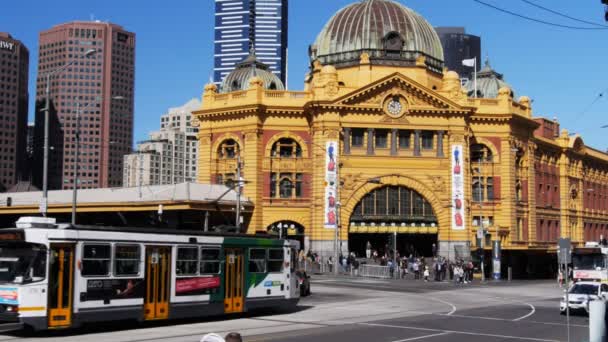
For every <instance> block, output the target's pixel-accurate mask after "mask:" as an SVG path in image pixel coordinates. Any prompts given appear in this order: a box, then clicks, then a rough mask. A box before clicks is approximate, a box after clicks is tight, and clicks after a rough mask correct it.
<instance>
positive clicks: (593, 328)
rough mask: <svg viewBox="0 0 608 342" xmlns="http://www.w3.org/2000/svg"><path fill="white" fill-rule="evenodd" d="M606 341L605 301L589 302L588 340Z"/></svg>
mask: <svg viewBox="0 0 608 342" xmlns="http://www.w3.org/2000/svg"><path fill="white" fill-rule="evenodd" d="M604 341H606V301H604V300H601V299H600V300H594V301H591V302H589V342H604Z"/></svg>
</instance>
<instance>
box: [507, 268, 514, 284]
mask: <svg viewBox="0 0 608 342" xmlns="http://www.w3.org/2000/svg"><path fill="white" fill-rule="evenodd" d="M511 279H513V269H512V268H511V266H509V268H507V280H508V281H511Z"/></svg>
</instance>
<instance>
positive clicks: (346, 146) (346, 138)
mask: <svg viewBox="0 0 608 342" xmlns="http://www.w3.org/2000/svg"><path fill="white" fill-rule="evenodd" d="M342 145H343V146H344V154H350V128H349V127H345V128H344V138H343V141H342Z"/></svg>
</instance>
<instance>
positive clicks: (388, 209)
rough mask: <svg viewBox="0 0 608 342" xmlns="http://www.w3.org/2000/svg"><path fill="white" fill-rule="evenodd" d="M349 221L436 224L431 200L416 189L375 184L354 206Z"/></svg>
mask: <svg viewBox="0 0 608 342" xmlns="http://www.w3.org/2000/svg"><path fill="white" fill-rule="evenodd" d="M351 222H362V223H372V222H374V223H379V224H382V223H383V222H384V223H385V224H391V223H395V224H396V225H402V224H408V225H409V224H411V223H425V224H433V223H434V224H437V217H436V216H435V212H434V211H433V208H432V207H431V204H430V203H429V202H428V201H427V200H426V199H425V198H424V197H423V196H422V195H421V194H419V193H418V192H416V191H414V190H412V189H408V188H405V187H400V186H388V187H382V188H378V189H376V190H374V191H372V192H370V193H368V194H366V195H365V196H364V197H363V198H362V199H361V201H360V202H359V203H358V204H357V205H356V206H355V208H354V210H353V214H352V216H351Z"/></svg>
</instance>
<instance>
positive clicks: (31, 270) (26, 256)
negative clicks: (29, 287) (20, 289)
mask: <svg viewBox="0 0 608 342" xmlns="http://www.w3.org/2000/svg"><path fill="white" fill-rule="evenodd" d="M45 274H46V248H45V246H43V245H35V244H26V243H11V244H0V283H16V284H21V283H24V282H32V281H39V280H43V279H44V277H45Z"/></svg>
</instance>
